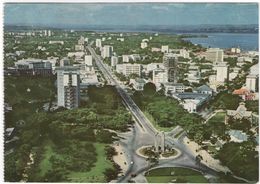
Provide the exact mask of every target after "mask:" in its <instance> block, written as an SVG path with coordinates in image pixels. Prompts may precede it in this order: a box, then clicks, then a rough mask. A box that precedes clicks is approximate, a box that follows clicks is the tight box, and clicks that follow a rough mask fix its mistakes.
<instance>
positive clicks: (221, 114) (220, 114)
mask: <svg viewBox="0 0 260 184" xmlns="http://www.w3.org/2000/svg"><path fill="white" fill-rule="evenodd" d="M225 116H226V113H225V112H217V113H216V114H215V116H213V117H211V118H210V119H209V122H213V121H214V122H215V121H217V122H224V121H225Z"/></svg>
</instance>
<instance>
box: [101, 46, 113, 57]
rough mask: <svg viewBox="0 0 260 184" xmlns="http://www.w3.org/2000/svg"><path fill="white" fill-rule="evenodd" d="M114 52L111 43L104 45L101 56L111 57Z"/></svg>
mask: <svg viewBox="0 0 260 184" xmlns="http://www.w3.org/2000/svg"><path fill="white" fill-rule="evenodd" d="M112 54H113V47H112V46H110V45H104V47H103V48H102V51H101V56H102V57H103V58H106V57H111V56H112Z"/></svg>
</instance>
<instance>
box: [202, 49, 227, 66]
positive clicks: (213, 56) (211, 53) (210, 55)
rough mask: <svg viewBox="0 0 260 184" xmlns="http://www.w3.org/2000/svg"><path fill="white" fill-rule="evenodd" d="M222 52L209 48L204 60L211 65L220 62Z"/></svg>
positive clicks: (222, 55)
mask: <svg viewBox="0 0 260 184" xmlns="http://www.w3.org/2000/svg"><path fill="white" fill-rule="evenodd" d="M223 57H224V51H223V50H222V49H220V48H209V49H208V50H207V51H206V53H205V59H206V60H209V61H211V62H213V63H217V62H222V61H223Z"/></svg>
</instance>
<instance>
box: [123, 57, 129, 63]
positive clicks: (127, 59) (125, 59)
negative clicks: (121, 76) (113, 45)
mask: <svg viewBox="0 0 260 184" xmlns="http://www.w3.org/2000/svg"><path fill="white" fill-rule="evenodd" d="M122 58H123V63H128V62H129V55H122Z"/></svg>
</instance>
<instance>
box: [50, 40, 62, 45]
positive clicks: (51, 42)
mask: <svg viewBox="0 0 260 184" xmlns="http://www.w3.org/2000/svg"><path fill="white" fill-rule="evenodd" d="M49 44H61V45H64V41H56V40H55V41H53V40H51V41H49Z"/></svg>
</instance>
